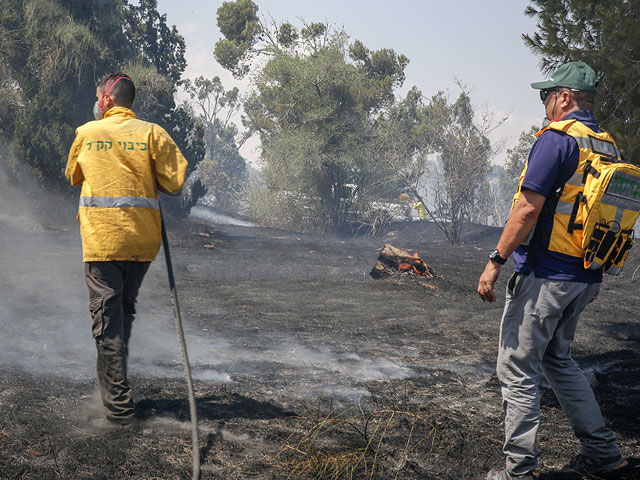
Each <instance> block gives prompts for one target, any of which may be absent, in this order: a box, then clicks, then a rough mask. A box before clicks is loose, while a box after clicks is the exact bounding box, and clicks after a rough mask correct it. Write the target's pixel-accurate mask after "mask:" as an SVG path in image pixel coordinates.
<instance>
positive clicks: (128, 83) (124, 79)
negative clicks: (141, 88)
mask: <svg viewBox="0 0 640 480" xmlns="http://www.w3.org/2000/svg"><path fill="white" fill-rule="evenodd" d="M107 83H108V84H109V94H110V95H111V96H112V97H113V101H114V103H116V104H118V105H122V106H123V107H131V105H133V100H134V99H135V98H136V87H135V85H134V84H133V81H132V80H131V79H130V78H129V76H128V75H125V74H124V73H122V72H114V73H109V74H107V75H105V76H104V77H102V78H101V79H100V80H99V81H98V85H97V86H98V87H99V88H105V86H107ZM111 85H113V87H112V86H111Z"/></svg>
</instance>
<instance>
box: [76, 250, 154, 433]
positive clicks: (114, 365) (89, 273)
mask: <svg viewBox="0 0 640 480" xmlns="http://www.w3.org/2000/svg"><path fill="white" fill-rule="evenodd" d="M148 268H149V262H119V261H110V262H87V263H85V264H84V275H85V280H86V282H87V287H89V311H90V312H91V318H92V320H93V325H92V334H93V337H94V338H95V341H96V349H97V351H98V360H97V364H96V371H97V374H98V389H99V390H100V395H101V397H102V403H103V405H104V407H105V413H106V415H107V418H109V419H110V420H112V421H114V422H122V423H126V422H128V421H130V420H131V419H132V418H133V415H134V403H133V399H132V397H131V388H130V387H129V381H128V379H127V355H128V351H127V348H128V345H129V337H130V336H131V324H132V323H133V318H134V314H135V303H136V297H137V296H138V290H139V289H140V285H141V283H142V279H143V278H144V275H145V273H147V269H148Z"/></svg>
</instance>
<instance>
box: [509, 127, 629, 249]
mask: <svg viewBox="0 0 640 480" xmlns="http://www.w3.org/2000/svg"><path fill="white" fill-rule="evenodd" d="M548 129H551V130H557V131H560V132H564V133H566V134H567V135H570V136H571V137H573V138H574V140H575V141H576V143H577V144H578V148H579V149H580V158H579V160H578V167H577V168H576V171H575V172H574V174H573V175H572V176H571V178H569V180H567V183H565V185H564V187H563V188H562V191H561V192H560V195H559V197H558V198H557V199H553V200H554V202H553V203H555V202H556V201H557V203H555V206H554V207H553V211H552V212H549V211H548V210H547V204H548V203H549V202H547V203H546V204H545V208H544V209H543V212H542V214H543V215H547V214H552V215H553V229H552V231H551V235H550V237H549V238H547V239H545V243H547V242H548V247H547V248H548V249H549V250H550V251H552V252H559V253H564V254H565V255H570V256H572V257H579V258H582V257H584V254H585V250H584V248H583V242H582V236H583V230H582V223H583V222H584V219H583V218H582V217H581V215H582V213H581V211H580V210H578V209H577V208H576V207H575V205H576V197H577V196H582V194H583V192H584V181H585V180H584V179H585V177H586V175H585V170H587V171H588V169H590V168H591V167H590V165H591V162H592V161H593V160H594V158H595V157H596V156H598V155H603V154H604V155H607V156H608V157H611V158H612V159H614V161H618V162H619V161H621V154H620V150H618V147H617V146H616V144H615V141H614V140H613V137H612V136H611V135H610V134H609V133H607V132H600V133H597V132H594V131H593V130H591V129H590V128H589V127H587V126H586V125H585V124H583V123H581V122H579V121H578V120H575V119H571V120H560V121H554V122H551V123H550V124H549V125H548V126H547V127H545V128H543V129H542V130H540V131H539V132H538V133H536V137H539V136H540V135H542V133H543V132H545V131H546V130H548ZM527 166H528V164H526V165H525V167H524V170H523V171H522V173H521V174H520V182H519V184H518V191H517V193H516V194H515V195H514V197H513V206H515V204H516V202H517V201H518V198H519V197H520V194H521V191H522V182H523V180H524V176H525V174H526V172H527ZM548 200H549V199H548ZM553 203H551V205H552V206H553ZM576 226H579V228H577V227H576Z"/></svg>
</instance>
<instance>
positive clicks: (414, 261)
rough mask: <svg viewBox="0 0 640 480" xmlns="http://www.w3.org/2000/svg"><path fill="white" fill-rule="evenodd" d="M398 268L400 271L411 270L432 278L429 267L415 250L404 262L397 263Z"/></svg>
mask: <svg viewBox="0 0 640 480" xmlns="http://www.w3.org/2000/svg"><path fill="white" fill-rule="evenodd" d="M398 270H399V271H401V272H412V273H415V274H417V275H420V276H422V277H427V278H433V271H432V270H431V267H429V265H427V264H426V263H424V261H422V259H421V258H420V257H419V256H418V252H415V253H414V254H413V256H412V257H409V258H407V260H406V261H405V262H402V263H400V264H398Z"/></svg>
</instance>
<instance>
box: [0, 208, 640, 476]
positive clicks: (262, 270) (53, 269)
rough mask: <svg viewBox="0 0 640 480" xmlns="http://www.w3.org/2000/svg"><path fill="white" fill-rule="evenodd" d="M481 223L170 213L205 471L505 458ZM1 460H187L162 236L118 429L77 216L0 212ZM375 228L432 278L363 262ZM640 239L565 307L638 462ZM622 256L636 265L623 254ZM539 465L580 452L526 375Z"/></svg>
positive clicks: (118, 464) (386, 470)
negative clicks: (105, 386) (304, 222)
mask: <svg viewBox="0 0 640 480" xmlns="http://www.w3.org/2000/svg"><path fill="white" fill-rule="evenodd" d="M499 233H500V232H499V230H498V229H494V228H489V227H482V226H473V225H469V226H467V229H466V233H465V235H464V244H462V245H459V246H450V245H448V244H447V242H446V240H445V239H444V237H443V235H442V234H441V233H440V232H439V231H438V230H437V229H436V228H435V227H434V226H433V225H432V224H431V223H429V222H413V223H409V224H403V225H399V226H398V227H397V228H395V229H394V230H393V231H392V232H391V233H389V234H388V235H386V236H384V237H379V238H370V237H368V238H360V239H336V238H327V237H318V236H310V235H304V234H297V233H291V232H283V231H277V230H268V229H262V228H251V227H239V226H231V225H213V224H206V223H204V222H202V221H189V222H185V223H173V224H170V231H169V236H170V241H171V249H172V255H173V263H174V269H175V274H176V282H177V285H178V293H179V297H180V303H181V310H182V315H183V320H184V323H185V330H186V334H187V343H188V348H189V354H190V357H191V360H192V365H193V372H194V377H195V388H196V395H197V401H198V415H199V419H200V450H201V456H202V478H203V479H225V480H226V479H229V480H231V479H254V478H260V479H287V478H290V479H311V478H318V479H320V478H336V479H348V478H356V479H360V478H367V479H474V478H484V475H486V471H487V470H489V469H490V468H492V467H494V466H498V465H501V464H502V463H503V456H502V453H501V444H502V408H501V400H500V389H499V385H498V382H497V379H496V377H495V368H494V362H495V357H496V351H497V342H498V340H497V336H498V327H499V320H500V314H501V310H502V306H503V301H504V294H503V291H504V288H505V282H506V280H507V277H508V274H509V271H510V267H511V265H510V264H508V265H507V266H506V267H505V268H504V269H503V276H502V278H501V279H500V282H499V284H498V286H497V292H498V293H499V300H498V302H497V303H496V304H493V305H489V304H483V303H482V302H481V301H480V300H479V298H478V297H477V294H476V286H477V280H478V277H479V275H480V273H481V271H482V269H483V268H484V265H485V262H486V256H487V252H488V249H489V248H491V247H492V246H494V245H495V242H496V241H497V238H498V236H499ZM0 236H1V242H0V249H1V252H0V262H1V263H0V267H2V268H1V272H2V274H1V275H0V292H1V295H2V297H1V298H0V326H1V332H2V333H1V336H0V337H1V339H0V342H1V343H0V365H1V366H2V369H1V370H0V386H1V387H0V452H1V454H0V478H1V479H38V480H47V479H140V480H151V479H163V480H167V479H187V478H191V473H190V472H191V434H190V429H191V427H190V423H189V407H188V403H187V395H186V387H185V382H184V378H183V374H182V370H181V358H180V353H179V349H178V344H177V338H176V335H175V329H174V326H173V315H172V310H171V304H170V299H169V292H168V286H167V280H166V272H165V270H164V262H163V260H162V254H160V255H159V257H158V260H157V261H156V262H155V263H154V264H153V265H152V268H151V269H150V271H149V274H148V276H147V278H146V280H145V282H144V284H143V287H142V291H141V294H140V298H139V302H138V316H137V319H136V322H135V324H134V330H133V338H132V343H131V357H130V372H131V381H132V387H133V390H134V395H135V397H136V399H137V402H138V403H137V411H138V415H139V417H140V418H141V419H142V422H141V424H140V426H138V427H137V428H133V429H127V430H123V429H111V430H101V429H97V428H95V427H94V426H93V425H92V423H91V422H92V420H91V418H92V417H94V416H95V415H96V412H98V413H99V405H98V401H97V398H96V387H95V379H94V362H95V353H94V349H93V348H94V347H93V342H92V339H91V337H90V320H89V315H88V311H87V306H86V297H87V293H86V286H85V285H84V280H83V278H82V261H81V246H80V239H79V234H78V231H77V225H67V226H64V227H61V226H59V225H56V226H54V227H52V226H46V225H45V226H42V224H41V223H33V222H23V221H21V220H20V219H18V218H16V217H9V216H7V215H5V216H4V217H0ZM385 242H389V243H392V244H393V245H394V246H397V247H400V248H404V249H406V250H409V251H411V252H413V251H416V252H418V254H419V255H420V256H421V257H422V258H423V259H424V260H425V261H426V262H427V263H428V264H429V265H430V266H431V267H432V269H433V271H434V273H435V274H436V275H437V276H436V278H434V279H431V280H428V281H427V284H426V285H425V284H424V283H421V282H420V281H417V280H416V279H415V278H410V277H402V278H399V279H387V280H374V279H372V278H371V277H370V276H369V271H370V270H371V268H372V267H373V265H374V264H375V261H376V258H377V255H378V249H380V248H381V247H382V245H383V244H384V243H385ZM639 264H640V249H638V248H636V249H635V250H633V251H632V253H631V255H630V259H629V260H628V263H627V267H626V270H625V272H624V273H623V274H622V275H621V276H619V277H609V278H607V279H606V283H605V284H604V286H603V289H602V292H601V294H600V296H599V298H598V299H597V301H596V302H595V303H593V304H592V305H590V306H589V307H588V309H587V310H586V312H585V313H584V315H583V319H582V323H581V325H580V327H579V330H578V334H577V338H576V342H575V344H574V355H575V358H576V359H577V360H578V361H579V363H580V364H581V366H582V367H583V368H584V369H585V371H586V372H587V373H588V375H589V378H590V379H591V380H592V382H593V385H594V388H595V392H596V395H597V397H598V399H599V401H600V404H601V406H602V409H603V412H604V414H605V416H606V418H607V420H608V422H609V424H610V426H611V427H612V428H613V430H614V431H615V432H616V434H617V436H618V440H619V443H620V445H621V447H622V450H623V453H624V454H625V455H626V456H627V457H628V458H629V459H630V460H631V464H632V468H631V469H630V472H629V473H628V474H627V475H626V477H624V478H628V479H631V478H633V479H637V478H640V461H639V458H640V445H639V440H640V421H639V420H640V419H639V412H640V386H639V385H638V378H639V373H640V356H639V355H638V347H639V346H640V326H639V325H638V323H637V311H638V307H639V306H640V295H639V294H638V285H640V283H638V282H635V283H634V282H633V281H632V274H633V273H634V269H635V268H636V267H637V266H638V265H639ZM638 276H640V271H639V272H638ZM542 405H543V418H542V425H541V428H540V432H539V446H540V452H541V457H540V460H541V467H540V469H539V473H540V478H541V479H561V478H569V477H567V476H566V475H565V476H563V475H561V474H559V473H558V470H559V468H560V467H561V466H562V465H563V464H565V463H566V462H568V461H569V460H570V459H571V457H572V456H574V455H575V454H577V453H579V446H578V442H577V441H576V440H575V439H574V437H573V435H572V432H571V430H570V427H569V426H568V424H567V422H566V419H565V416H564V414H563V413H562V411H561V409H560V408H559V405H558V403H557V401H556V399H555V398H554V396H553V393H552V392H551V391H550V390H548V389H545V390H543V394H542Z"/></svg>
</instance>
